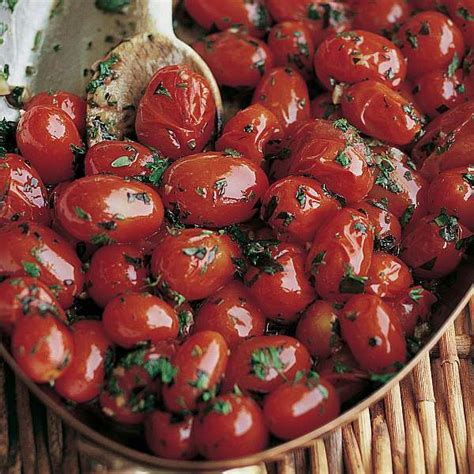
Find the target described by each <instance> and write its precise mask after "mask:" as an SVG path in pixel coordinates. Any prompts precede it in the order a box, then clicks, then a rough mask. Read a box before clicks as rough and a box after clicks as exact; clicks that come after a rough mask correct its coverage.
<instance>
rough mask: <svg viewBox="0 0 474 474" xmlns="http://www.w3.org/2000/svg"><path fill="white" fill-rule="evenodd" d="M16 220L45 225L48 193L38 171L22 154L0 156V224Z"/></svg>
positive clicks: (47, 213)
mask: <svg viewBox="0 0 474 474" xmlns="http://www.w3.org/2000/svg"><path fill="white" fill-rule="evenodd" d="M17 220H22V221H24V220H28V221H35V222H38V223H39V224H45V225H48V224H49V222H50V220H51V216H50V212H49V207H48V192H47V191H46V188H45V186H44V184H43V182H42V180H41V178H40V175H39V174H38V172H37V171H36V170H35V169H34V168H33V167H31V166H30V165H29V164H28V163H27V162H26V161H24V160H23V159H22V158H21V156H19V155H16V154H15V153H6V154H5V156H3V157H0V226H2V225H5V224H7V223H9V222H14V221H17Z"/></svg>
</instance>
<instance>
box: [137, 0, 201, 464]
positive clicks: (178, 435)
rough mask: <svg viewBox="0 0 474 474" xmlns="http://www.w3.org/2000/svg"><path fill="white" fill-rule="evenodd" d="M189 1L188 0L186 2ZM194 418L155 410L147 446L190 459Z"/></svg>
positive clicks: (150, 418)
mask: <svg viewBox="0 0 474 474" xmlns="http://www.w3.org/2000/svg"><path fill="white" fill-rule="evenodd" d="M188 3H190V2H188ZM193 425H194V418H193V417H192V416H190V415H183V416H181V415H176V414H174V413H167V412H165V411H160V410H156V411H154V412H152V413H150V414H148V415H147V417H146V419H145V438H146V441H147V444H148V446H149V448H150V449H151V450H152V451H153V452H154V453H155V454H156V455H157V456H160V457H163V458H167V459H192V458H194V457H195V456H196V454H197V452H196V446H195V443H194V440H193V437H192V436H191V434H192V429H193Z"/></svg>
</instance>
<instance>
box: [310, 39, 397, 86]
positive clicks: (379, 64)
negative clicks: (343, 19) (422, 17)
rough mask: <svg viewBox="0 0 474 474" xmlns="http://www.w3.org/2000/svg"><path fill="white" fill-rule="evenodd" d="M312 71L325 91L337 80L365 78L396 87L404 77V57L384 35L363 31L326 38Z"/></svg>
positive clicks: (350, 81)
mask: <svg viewBox="0 0 474 474" xmlns="http://www.w3.org/2000/svg"><path fill="white" fill-rule="evenodd" d="M314 70H315V71H316V75H317V76H318V79H319V80H320V81H321V83H322V84H323V85H324V87H325V88H326V89H328V90H331V89H333V88H334V85H335V84H336V83H338V82H343V83H346V84H356V83H358V82H361V81H366V80H373V81H378V82H381V83H383V84H384V85H385V86H387V87H390V88H396V87H399V86H400V85H401V84H402V82H403V81H404V80H405V76H406V64H405V59H404V58H403V55H402V53H401V51H400V50H399V49H398V47H397V46H395V44H394V43H392V42H391V41H390V40H388V39H386V38H384V37H383V36H380V35H377V34H375V33H371V32H370V31H363V30H353V31H348V32H344V33H339V34H337V35H334V36H329V37H328V38H326V39H325V40H324V41H323V42H322V43H321V44H320V45H319V48H318V50H317V51H316V54H315V55H314Z"/></svg>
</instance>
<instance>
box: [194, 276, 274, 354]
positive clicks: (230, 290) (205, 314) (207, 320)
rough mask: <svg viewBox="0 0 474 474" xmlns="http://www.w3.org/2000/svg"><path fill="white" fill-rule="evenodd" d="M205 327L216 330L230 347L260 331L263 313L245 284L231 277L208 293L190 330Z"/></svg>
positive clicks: (202, 329) (261, 331)
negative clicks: (228, 281)
mask: <svg viewBox="0 0 474 474" xmlns="http://www.w3.org/2000/svg"><path fill="white" fill-rule="evenodd" d="M205 330H212V331H216V332H218V333H220V334H221V335H222V337H223V338H224V339H225V342H226V343H227V345H228V346H229V349H231V350H232V349H234V348H235V347H236V346H237V345H238V344H240V343H241V342H242V341H243V340H244V339H248V338H249V337H253V336H261V335H262V334H263V333H264V331H265V316H264V315H263V313H262V311H261V310H260V308H259V307H258V306H257V304H256V302H255V301H254V300H253V298H252V297H251V296H250V293H249V292H248V290H247V288H245V286H244V285H242V283H239V282H237V281H234V282H231V283H229V284H228V285H227V286H225V287H224V288H222V289H221V290H219V291H218V292H217V293H216V294H215V295H212V296H210V297H209V298H208V299H207V300H206V301H205V302H204V304H203V305H202V306H201V307H200V308H199V311H198V313H197V315H196V319H195V322H194V326H193V331H194V332H199V331H205Z"/></svg>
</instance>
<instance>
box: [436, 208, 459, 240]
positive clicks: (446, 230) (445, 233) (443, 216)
mask: <svg viewBox="0 0 474 474" xmlns="http://www.w3.org/2000/svg"><path fill="white" fill-rule="evenodd" d="M433 222H434V223H435V224H436V225H437V226H438V227H440V230H439V235H440V237H442V238H443V239H444V240H445V241H446V242H453V241H454V240H457V238H458V235H459V224H458V219H457V217H455V216H450V215H449V214H448V213H447V212H446V209H441V212H440V214H439V215H438V216H437V217H435V219H434V221H433Z"/></svg>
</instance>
